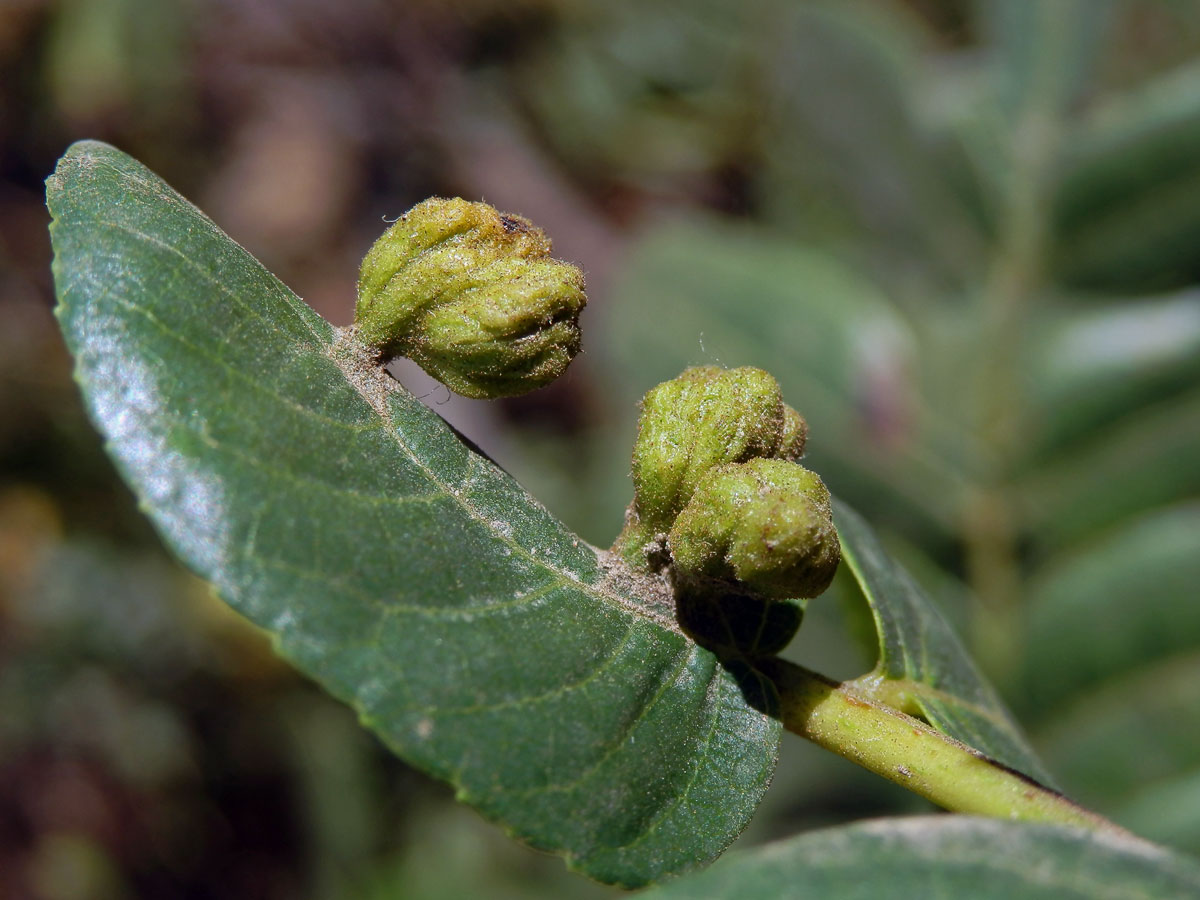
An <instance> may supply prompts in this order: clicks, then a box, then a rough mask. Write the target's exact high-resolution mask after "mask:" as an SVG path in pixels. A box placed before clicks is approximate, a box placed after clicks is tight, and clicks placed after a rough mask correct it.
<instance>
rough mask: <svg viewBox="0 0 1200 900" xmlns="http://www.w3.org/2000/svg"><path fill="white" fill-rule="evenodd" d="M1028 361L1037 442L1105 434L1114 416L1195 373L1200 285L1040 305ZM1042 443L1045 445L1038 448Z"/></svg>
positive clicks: (1199, 362)
mask: <svg viewBox="0 0 1200 900" xmlns="http://www.w3.org/2000/svg"><path fill="white" fill-rule="evenodd" d="M1030 331H1031V332H1032V333H1033V334H1034V335H1036V337H1035V338H1034V339H1033V344H1032V347H1031V353H1030V356H1029V359H1028V361H1027V363H1026V372H1027V380H1028V383H1029V385H1030V389H1031V398H1030V399H1031V405H1032V406H1033V407H1034V410H1033V412H1032V416H1033V418H1034V421H1036V422H1037V423H1038V424H1039V425H1040V426H1041V427H1040V428H1039V429H1038V430H1039V432H1040V434H1038V435H1037V437H1036V443H1037V444H1038V445H1039V447H1038V448H1035V449H1038V450H1040V451H1041V452H1042V453H1045V452H1046V449H1051V450H1059V449H1062V448H1063V447H1064V446H1065V447H1066V452H1067V453H1068V454H1069V455H1070V457H1071V458H1072V459H1074V458H1075V456H1076V454H1077V451H1078V449H1079V447H1078V445H1076V446H1071V445H1072V443H1073V442H1076V443H1082V442H1084V441H1086V440H1087V439H1088V438H1095V437H1099V438H1100V439H1101V440H1103V439H1104V438H1105V437H1107V436H1108V432H1109V428H1110V426H1111V425H1112V423H1113V421H1114V420H1115V419H1117V418H1118V417H1119V416H1121V415H1125V414H1129V413H1130V412H1132V411H1136V410H1137V409H1138V408H1139V407H1142V406H1145V405H1148V404H1149V403H1152V402H1154V401H1158V402H1162V401H1163V400H1165V399H1167V398H1169V397H1171V396H1172V395H1174V394H1176V393H1179V392H1181V391H1182V390H1186V389H1187V388H1190V387H1192V386H1193V385H1195V384H1196V382H1197V377H1200V291H1196V290H1194V289H1192V290H1187V291H1180V292H1178V293H1176V294H1172V295H1168V296H1155V297H1143V298H1139V299H1136V300H1131V301H1127V302H1125V303H1122V304H1119V305H1118V304H1111V305H1106V306H1104V307H1102V308H1100V309H1087V310H1070V311H1061V312H1058V313H1050V314H1045V313H1043V314H1042V315H1041V316H1039V321H1038V322H1037V323H1036V324H1033V325H1031V327H1030ZM1042 448H1045V449H1042Z"/></svg>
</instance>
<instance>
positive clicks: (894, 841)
mask: <svg viewBox="0 0 1200 900" xmlns="http://www.w3.org/2000/svg"><path fill="white" fill-rule="evenodd" d="M1198 893H1200V863H1197V862H1196V861H1195V860H1193V859H1191V858H1189V857H1186V856H1182V855H1179V854H1173V853H1170V852H1168V851H1166V850H1162V849H1160V848H1158V847H1154V846H1152V845H1149V844H1145V843H1143V842H1141V841H1138V840H1136V839H1133V838H1130V839H1122V838H1118V837H1113V836H1111V835H1099V834H1095V833H1092V832H1086V831H1080V830H1076V829H1072V828H1062V827H1055V826H1050V825H1031V824H1019V823H1015V822H1001V821H995V820H991V819H971V818H967V817H964V816H950V817H947V816H939V817H936V818H934V817H926V818H910V819H887V820H880V821H876V822H867V823H864V824H861V825H852V826H850V827H848V828H833V829H829V830H827V831H816V832H810V833H809V834H805V835H802V836H800V837H798V838H793V839H791V840H788V841H781V842H779V843H777V844H770V845H767V846H765V847H762V848H761V849H758V850H754V851H751V852H749V853H743V854H738V855H731V856H730V857H729V858H728V859H725V860H722V861H721V862H719V863H717V864H716V865H715V866H713V867H712V868H710V869H709V870H708V871H706V872H701V873H700V874H698V875H693V876H691V877H689V878H684V879H681V880H679V881H676V882H674V883H673V884H670V885H668V886H666V887H665V888H657V889H655V890H653V891H650V892H649V893H647V894H646V897H647V898H679V900H683V898H687V900H759V898H762V900H767V898H770V900H793V898H794V900H801V898H814V900H815V898H821V900H826V898H829V900H834V898H836V900H851V898H853V900H875V898H879V897H887V898H889V900H908V898H911V900H929V898H943V897H971V898H974V900H989V898H992V900H1011V898H1013V897H1021V898H1022V900H1070V898H1078V900H1096V898H1100V897H1107V898H1112V900H1117V898H1126V897H1142V898H1146V900H1151V898H1162V900H1167V898H1171V900H1176V898H1180V897H1191V896H1195V895H1197V894H1198Z"/></svg>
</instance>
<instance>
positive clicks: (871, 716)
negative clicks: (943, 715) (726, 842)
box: [761, 659, 1126, 834]
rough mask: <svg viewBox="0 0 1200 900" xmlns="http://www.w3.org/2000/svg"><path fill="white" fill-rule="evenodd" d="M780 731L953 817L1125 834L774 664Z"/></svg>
mask: <svg viewBox="0 0 1200 900" xmlns="http://www.w3.org/2000/svg"><path fill="white" fill-rule="evenodd" d="M761 669H762V671H763V672H764V674H766V675H767V676H768V677H769V678H771V679H772V681H774V683H775V686H776V688H777V689H778V691H779V697H780V704H781V705H780V717H781V719H782V721H783V724H784V727H785V728H787V729H788V730H789V731H792V732H794V733H796V734H798V735H800V736H801V737H803V738H807V739H808V740H810V741H812V742H813V743H815V744H818V745H819V746H821V747H824V748H825V749H826V750H831V751H833V752H834V753H837V754H838V755H839V756H844V757H846V758H847V759H849V760H850V761H851V762H855V763H857V764H858V765H860V766H862V767H863V768H865V769H868V770H870V771H872V772H874V773H875V774H876V775H882V776H883V777H884V778H886V779H888V780H889V781H894V782H895V783H896V784H899V785H902V786H903V787H906V788H908V789H909V790H910V791H912V792H913V793H916V794H919V795H920V796H922V797H924V798H926V799H927V800H930V801H932V802H933V803H936V804H937V805H938V806H941V807H943V808H945V809H948V810H951V811H953V812H960V813H968V814H972V815H980V816H992V817H995V818H1001V819H1016V820H1023V821H1028V822H1051V823H1056V824H1060V825H1076V826H1080V827H1083V828H1090V829H1093V830H1095V831H1107V832H1113V833H1120V834H1125V833H1126V832H1125V831H1124V829H1122V828H1121V827H1120V826H1118V825H1115V824H1113V823H1112V822H1110V821H1108V820H1107V819H1105V818H1103V817H1101V816H1099V815H1097V814H1096V813H1093V812H1091V811H1089V810H1087V809H1084V808H1083V807H1082V806H1079V805H1078V804H1076V803H1074V802H1072V801H1071V800H1068V799H1067V798H1066V797H1064V796H1063V795H1062V794H1059V793H1058V792H1057V791H1053V790H1051V789H1049V788H1047V787H1043V786H1042V785H1040V784H1038V783H1037V782H1036V781H1033V780H1032V779H1030V778H1027V777H1026V776H1024V775H1021V774H1020V773H1018V772H1015V771H1013V770H1012V769H1009V768H1006V767H1005V766H1002V765H1000V764H999V763H997V762H995V761H993V760H990V759H988V758H987V757H986V756H984V755H983V754H981V753H979V751H977V750H974V749H972V748H971V747H968V746H967V745H966V744H963V743H960V742H959V741H956V740H954V739H953V738H951V737H949V736H947V735H945V734H942V733H941V732H939V731H937V730H935V729H933V728H931V727H930V726H928V725H926V724H925V723H924V722H922V721H921V720H920V719H914V718H913V717H911V716H907V715H905V714H904V713H902V712H898V711H897V710H895V709H892V708H890V707H888V706H885V705H883V704H881V703H879V702H877V701H875V700H872V699H870V698H868V697H866V696H864V695H862V694H860V693H858V692H856V691H855V690H853V689H852V688H851V687H850V686H849V685H847V684H845V683H842V684H839V683H838V682H835V681H831V680H829V679H827V678H824V677H823V676H821V675H817V674H815V673H813V672H810V671H808V670H807V669H804V668H801V667H800V666H797V665H794V664H792V663H789V662H786V661H784V660H779V659H773V660H769V661H766V662H764V663H762V664H761Z"/></svg>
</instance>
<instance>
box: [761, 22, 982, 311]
mask: <svg viewBox="0 0 1200 900" xmlns="http://www.w3.org/2000/svg"><path fill="white" fill-rule="evenodd" d="M923 24H924V23H923V22H922V21H921V20H920V19H919V18H918V17H917V16H912V15H906V14H905V13H904V12H903V11H897V10H896V9H893V8H891V7H890V6H888V5H885V4H846V3H804V4H795V3H793V4H780V9H779V10H778V12H775V14H774V15H773V16H772V20H771V24H770V25H769V26H767V29H769V30H765V31H764V35H766V36H765V37H764V38H763V39H762V45H763V48H764V52H765V54H769V55H767V57H766V58H767V60H768V64H766V65H764V67H763V69H764V71H763V73H762V76H761V77H762V79H763V81H764V83H765V85H766V90H767V92H768V100H769V102H768V103H767V104H765V106H764V110H763V120H764V121H763V123H762V124H761V125H760V126H759V127H760V128H762V129H764V130H765V137H764V139H763V149H762V153H763V156H764V160H763V172H762V175H761V176H760V183H759V184H758V185H757V187H758V190H757V192H756V193H757V195H758V197H759V199H760V201H761V204H762V206H763V208H764V213H765V214H766V215H767V217H768V218H769V219H771V220H772V221H773V222H777V223H779V224H781V225H783V226H784V227H786V228H788V229H789V230H790V231H792V232H793V233H795V234H798V235H800V236H802V237H804V238H805V239H807V240H810V241H817V242H822V243H827V242H830V239H831V237H838V238H841V239H842V240H843V241H845V242H847V243H851V244H856V245H858V249H860V250H861V249H867V250H869V251H870V254H869V258H870V259H871V260H872V261H873V262H875V263H877V265H878V270H879V271H880V272H881V273H888V275H889V276H890V277H894V278H896V279H897V281H903V280H907V279H914V278H917V279H920V281H919V282H918V283H921V284H923V285H926V286H927V285H930V284H937V285H939V286H942V287H944V286H946V285H953V286H961V285H962V284H964V283H969V282H970V281H971V279H972V278H973V277H974V272H975V270H976V269H977V268H978V267H979V266H980V265H982V263H983V259H984V255H985V253H986V246H985V236H984V233H983V228H982V227H981V226H982V223H981V221H980V220H979V218H978V216H977V214H976V212H975V210H973V209H972V208H971V202H970V201H971V199H973V198H972V197H971V196H970V195H971V194H972V193H973V188H974V187H975V185H974V184H973V179H971V178H970V173H969V172H966V173H964V172H961V171H960V169H961V168H962V159H961V154H962V151H961V148H960V147H957V146H956V145H955V144H954V141H953V136H952V135H949V134H945V133H933V129H931V128H929V125H928V122H927V121H925V119H926V117H925V116H923V115H922V113H923V110H920V109H919V108H918V107H919V105H920V101H921V100H922V99H923V95H925V94H928V93H930V92H931V87H930V85H929V84H928V83H927V80H926V79H923V78H921V70H922V60H921V56H920V55H919V51H920V49H921V48H922V46H923V45H927V44H928V43H929V42H930V35H929V34H928V33H927V31H926V30H925V28H923V27H922V26H923ZM928 81H930V82H931V81H933V79H928ZM815 85H836V86H837V87H836V90H816V89H814V86H815ZM846 109H853V110H854V111H855V114H854V115H852V116H849V115H845V114H844V111H845V110H846ZM956 176H963V177H964V180H965V182H966V183H965V184H963V185H956V184H955V183H954V182H955V178H956ZM958 187H963V188H965V190H956V188H958ZM918 290H919V289H918Z"/></svg>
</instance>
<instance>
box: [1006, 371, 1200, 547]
mask: <svg viewBox="0 0 1200 900" xmlns="http://www.w3.org/2000/svg"><path fill="white" fill-rule="evenodd" d="M1197 448H1200V390H1197V389H1195V388H1193V389H1192V390H1191V391H1189V392H1188V393H1186V394H1184V395H1182V396H1181V397H1179V398H1177V399H1165V400H1162V401H1160V402H1158V403H1156V404H1154V405H1152V406H1148V407H1145V408H1144V409H1142V410H1139V411H1138V412H1136V413H1133V414H1130V415H1128V416H1125V417H1123V418H1122V419H1120V420H1118V421H1117V422H1115V423H1113V424H1112V425H1110V426H1109V427H1108V428H1106V429H1104V430H1102V431H1095V432H1093V433H1092V434H1091V436H1090V439H1089V440H1088V441H1087V442H1086V444H1084V445H1082V446H1080V445H1078V444H1076V445H1074V446H1068V447H1066V448H1064V449H1063V450H1062V451H1060V452H1059V453H1058V454H1056V455H1055V457H1054V458H1053V459H1052V460H1050V461H1048V462H1046V463H1044V464H1042V465H1041V466H1039V467H1038V468H1037V469H1036V470H1034V471H1033V472H1031V473H1029V474H1028V475H1027V476H1026V477H1025V479H1024V480H1023V482H1019V483H1018V484H1016V485H1015V488H1016V490H1017V491H1018V492H1019V495H1020V502H1021V505H1022V506H1023V507H1024V508H1025V509H1026V510H1027V512H1028V513H1029V517H1030V523H1031V525H1032V527H1033V530H1034V532H1035V534H1036V536H1037V539H1038V540H1039V541H1040V542H1041V544H1042V546H1043V549H1044V550H1045V551H1048V552H1049V551H1055V550H1057V549H1058V548H1061V547H1062V546H1064V545H1070V544H1071V543H1073V542H1078V541H1080V540H1083V539H1087V538H1089V537H1090V536H1092V535H1095V534H1098V533H1100V532H1103V531H1104V530H1105V529H1108V528H1112V527H1114V526H1116V525H1119V524H1120V523H1121V522H1122V521H1124V520H1126V519H1128V518H1129V517H1130V516H1134V515H1139V514H1143V513H1145V512H1147V511H1149V510H1152V509H1154V508H1156V507H1158V506H1161V505H1163V504H1167V503H1174V502H1178V501H1179V500H1180V498H1188V497H1195V496H1196V495H1197V494H1200V466H1198V465H1196V454H1197Z"/></svg>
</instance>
